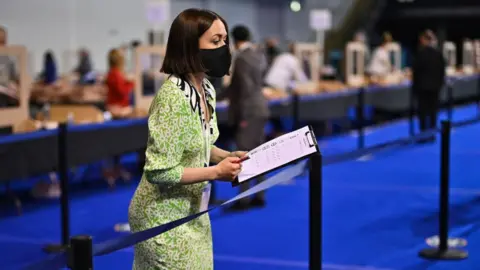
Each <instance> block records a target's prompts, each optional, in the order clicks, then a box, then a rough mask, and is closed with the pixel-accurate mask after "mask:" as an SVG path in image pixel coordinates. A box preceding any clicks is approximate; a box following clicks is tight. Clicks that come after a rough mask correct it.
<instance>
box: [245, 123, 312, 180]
mask: <svg viewBox="0 0 480 270" xmlns="http://www.w3.org/2000/svg"><path fill="white" fill-rule="evenodd" d="M312 135H313V133H312V132H311V131H310V128H309V127H308V126H306V127H303V128H301V129H298V130H295V131H292V132H290V133H287V134H285V135H282V136H280V137H278V138H275V139H273V140H271V141H268V142H266V143H264V144H262V145H260V146H258V147H257V148H255V149H253V150H252V151H250V152H248V154H247V155H248V156H249V159H248V160H245V161H244V162H242V171H241V172H240V174H239V175H238V182H239V183H242V182H244V181H246V180H249V179H251V178H254V177H256V176H258V175H261V174H264V173H266V172H268V171H271V170H274V169H276V168H279V167H281V166H284V165H286V164H288V163H290V162H292V161H295V160H297V159H300V158H303V157H305V156H308V155H311V154H313V153H315V152H317V151H318V150H317V149H318V148H317V143H316V139H315V138H314V136H312Z"/></svg>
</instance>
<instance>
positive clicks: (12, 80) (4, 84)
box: [0, 26, 19, 108]
mask: <svg viewBox="0 0 480 270" xmlns="http://www.w3.org/2000/svg"><path fill="white" fill-rule="evenodd" d="M6 44H7V30H6V29H5V28H3V27H1V26H0V47H3V46H6ZM17 86H18V76H17V72H16V68H15V63H14V62H13V61H12V59H11V58H10V56H8V55H0V108H1V107H16V106H18V105H19V103H18V92H17Z"/></svg>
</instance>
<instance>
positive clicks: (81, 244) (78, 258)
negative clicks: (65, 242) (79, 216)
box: [68, 235, 93, 270]
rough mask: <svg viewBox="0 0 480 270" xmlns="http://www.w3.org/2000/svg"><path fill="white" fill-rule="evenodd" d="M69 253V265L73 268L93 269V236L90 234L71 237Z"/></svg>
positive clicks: (81, 269)
mask: <svg viewBox="0 0 480 270" xmlns="http://www.w3.org/2000/svg"><path fill="white" fill-rule="evenodd" d="M68 255H69V258H68V267H69V268H70V269H71V270H92V269H93V247H92V237H90V236H88V235H80V236H75V237H72V239H70V249H69V254H68Z"/></svg>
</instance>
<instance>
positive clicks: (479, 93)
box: [477, 76, 480, 117]
mask: <svg viewBox="0 0 480 270" xmlns="http://www.w3.org/2000/svg"><path fill="white" fill-rule="evenodd" d="M477 116H478V117H480V76H479V77H478V79H477Z"/></svg>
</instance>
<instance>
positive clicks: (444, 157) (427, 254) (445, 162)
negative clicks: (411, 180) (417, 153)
mask: <svg viewBox="0 0 480 270" xmlns="http://www.w3.org/2000/svg"><path fill="white" fill-rule="evenodd" d="M451 127H452V125H451V122H450V121H442V128H441V144H440V147H441V149H440V150H441V154H440V197H439V204H440V215H439V220H438V224H439V238H440V244H439V246H438V247H437V248H426V249H423V250H421V251H420V252H419V255H420V256H421V257H423V258H426V259H436V260H462V259H466V258H467V257H468V253H467V252H466V251H464V250H460V249H453V248H449V247H448V221H449V208H450V203H449V195H450V194H449V192H450V133H451Z"/></svg>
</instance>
